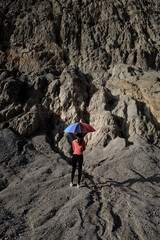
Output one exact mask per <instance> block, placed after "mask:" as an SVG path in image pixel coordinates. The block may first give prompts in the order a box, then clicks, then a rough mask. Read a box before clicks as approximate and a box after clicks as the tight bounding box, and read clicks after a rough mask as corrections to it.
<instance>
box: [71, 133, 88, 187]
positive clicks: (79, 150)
mask: <svg viewBox="0 0 160 240" xmlns="http://www.w3.org/2000/svg"><path fill="white" fill-rule="evenodd" d="M76 136H77V139H76V140H74V141H73V142H72V148H73V158H72V173H71V183H70V186H71V187H73V180H74V175H75V171H76V167H77V163H78V183H77V188H80V187H83V184H80V181H81V172H82V164H83V151H85V149H86V143H85V141H84V139H83V134H82V133H77V135H76Z"/></svg>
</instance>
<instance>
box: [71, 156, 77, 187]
mask: <svg viewBox="0 0 160 240" xmlns="http://www.w3.org/2000/svg"><path fill="white" fill-rule="evenodd" d="M76 166H77V159H76V157H75V156H73V159H72V173H71V183H73V179H74V174H75V171H76Z"/></svg>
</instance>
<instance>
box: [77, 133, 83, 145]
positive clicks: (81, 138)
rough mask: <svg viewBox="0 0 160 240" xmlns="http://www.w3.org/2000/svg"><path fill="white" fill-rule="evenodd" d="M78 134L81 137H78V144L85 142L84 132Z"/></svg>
mask: <svg viewBox="0 0 160 240" xmlns="http://www.w3.org/2000/svg"><path fill="white" fill-rule="evenodd" d="M76 136H77V137H78V138H79V139H78V144H79V145H81V144H82V142H83V134H82V133H77V134H76Z"/></svg>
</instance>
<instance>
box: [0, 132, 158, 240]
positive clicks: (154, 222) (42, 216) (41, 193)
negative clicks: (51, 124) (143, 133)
mask: <svg viewBox="0 0 160 240" xmlns="http://www.w3.org/2000/svg"><path fill="white" fill-rule="evenodd" d="M134 142H135V144H134V145H130V146H128V147H126V143H125V140H124V139H121V138H116V139H115V140H113V141H111V142H110V144H109V145H108V146H107V147H106V148H104V149H103V150H100V149H98V148H97V149H96V148H94V149H92V150H91V149H89V147H88V149H87V150H86V153H85V161H84V171H83V177H82V181H83V182H84V183H85V186H84V187H83V188H81V189H77V188H76V186H74V187H73V188H71V187H70V186H69V182H70V171H71V166H70V164H69V162H67V161H66V160H64V159H62V158H61V156H60V155H59V154H58V153H54V152H53V150H52V149H51V147H50V145H49V144H48V143H47V142H46V137H45V135H44V134H39V135H37V136H36V137H34V138H32V139H31V140H30V141H29V140H26V139H22V138H21V137H20V136H18V135H16V134H15V133H13V132H12V131H11V130H9V129H4V130H1V131H0V147H1V153H0V155H1V158H0V159H1V166H0V172H1V179H2V180H1V185H0V188H1V189H0V190H1V194H0V204H1V208H0V229H1V232H0V239H8V240H9V239H12V240H13V239H22V240H23V239H33V240H34V239H35V240H38V239H57V240H59V239H73V240H76V239H77V240H78V239H96V240H97V239H103V240H106V239H111V240H114V239H123V240H125V239H126V240H128V239H133V240H135V239H136V240H142V239H145V240H150V239H154V240H158V239H159V233H160V218H159V216H160V201H159V199H160V174H159V170H160V159H159V156H160V150H159V148H157V147H155V146H153V145H151V144H147V143H146V142H145V141H143V140H142V139H140V138H139V137H138V136H137V137H136V138H135V141H134ZM157 156H158V157H157ZM76 177H77V176H76ZM75 183H76V182H75Z"/></svg>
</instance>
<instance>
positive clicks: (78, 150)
mask: <svg viewBox="0 0 160 240" xmlns="http://www.w3.org/2000/svg"><path fill="white" fill-rule="evenodd" d="M72 148H73V154H76V155H83V151H85V149H86V143H85V141H84V140H83V142H82V144H81V145H79V143H78V140H77V139H76V140H74V141H73V142H72Z"/></svg>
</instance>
